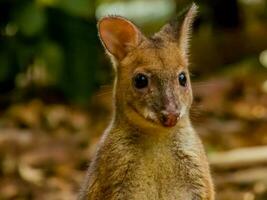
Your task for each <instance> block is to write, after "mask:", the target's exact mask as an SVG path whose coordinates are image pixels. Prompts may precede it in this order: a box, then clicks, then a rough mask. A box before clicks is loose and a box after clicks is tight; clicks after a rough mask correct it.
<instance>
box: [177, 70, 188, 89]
mask: <svg viewBox="0 0 267 200" xmlns="http://www.w3.org/2000/svg"><path fill="white" fill-rule="evenodd" d="M178 80H179V83H180V85H181V86H183V87H185V86H186V83H187V78H186V75H185V73H184V72H182V73H180V74H179V76H178Z"/></svg>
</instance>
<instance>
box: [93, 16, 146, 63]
mask: <svg viewBox="0 0 267 200" xmlns="http://www.w3.org/2000/svg"><path fill="white" fill-rule="evenodd" d="M98 32H99V37H100V39H101V41H102V44H103V46H104V47H105V49H106V50H107V52H108V53H110V54H111V55H113V56H114V57H115V58H116V59H118V60H121V59H123V58H124V57H125V56H126V55H127V53H129V51H131V50H132V49H133V48H134V47H136V46H137V45H138V44H139V43H140V41H141V38H142V34H141V32H140V31H139V30H138V28H137V27H136V26H135V25H134V24H133V23H132V22H130V21H129V20H127V19H124V18H122V17H114V16H110V17H104V18H103V19H101V20H100V21H99V22H98Z"/></svg>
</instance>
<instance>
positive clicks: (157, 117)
mask: <svg viewBox="0 0 267 200" xmlns="http://www.w3.org/2000/svg"><path fill="white" fill-rule="evenodd" d="M130 107H131V108H132V110H133V111H134V112H135V113H136V114H137V115H138V116H139V117H141V118H143V119H144V120H146V121H148V122H150V123H153V124H154V125H161V126H163V127H166V128H172V127H174V126H175V125H176V124H177V122H178V120H179V119H180V116H179V115H177V114H172V113H170V114H162V113H161V114H155V113H154V112H152V111H147V110H146V111H145V112H142V113H141V112H139V111H138V110H137V109H136V108H135V107H134V106H132V105H130Z"/></svg>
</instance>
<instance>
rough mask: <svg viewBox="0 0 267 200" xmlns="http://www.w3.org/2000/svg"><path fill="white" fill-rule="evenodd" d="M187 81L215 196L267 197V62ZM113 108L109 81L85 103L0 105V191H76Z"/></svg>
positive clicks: (68, 194) (23, 195)
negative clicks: (87, 105) (84, 105)
mask: <svg viewBox="0 0 267 200" xmlns="http://www.w3.org/2000/svg"><path fill="white" fill-rule="evenodd" d="M193 85H194V95H195V103H194V105H193V107H192V113H191V117H192V121H193V124H194V126H195V128H196V130H197V132H198V133H199V134H200V136H201V138H202V140H203V142H204V145H205V148H206V151H207V153H208V155H209V159H210V162H211V169H212V173H213V177H214V181H215V185H216V190H217V198H216V199H218V200H236V199H240V200H264V199H265V200H266V199H267V158H266V157H267V156H265V155H267V150H266V147H267V70H266V69H264V68H263V69H260V68H259V67H257V66H256V67H254V66H252V67H251V65H250V62H245V63H241V64H238V66H233V69H231V70H229V72H228V71H227V70H225V71H224V72H220V73H218V74H217V75H213V76H212V77H204V78H202V79H201V81H199V82H195V83H194V84H193ZM111 110H112V106H111V90H110V87H107V88H104V89H102V90H101V91H100V92H99V93H97V94H96V95H95V96H94V97H93V98H92V101H91V102H90V108H88V109H83V108H81V107H78V106H74V105H70V104H62V103H46V102H44V101H42V100H41V99H39V98H34V99H31V100H29V101H25V102H16V103H12V104H10V105H9V106H8V107H7V108H5V109H3V110H1V111H0V147H1V148H0V199H3V200H8V199H10V200H11V199H20V200H24V199H25V200H26V199H39V200H42V199H44V200H46V199H49V200H57V199H58V200H69V199H75V198H76V195H77V192H78V191H79V187H80V184H81V182H82V180H83V178H84V177H85V173H86V169H87V166H88V164H89V161H90V158H92V155H93V153H94V151H95V147H96V145H97V142H98V140H99V138H100V136H101V134H102V132H103V130H104V129H105V127H106V126H107V124H108V122H109V119H110V113H111ZM260 147H261V148H260ZM237 149H241V150H237ZM232 150H237V151H234V152H232ZM225 152H230V153H228V154H227V153H225Z"/></svg>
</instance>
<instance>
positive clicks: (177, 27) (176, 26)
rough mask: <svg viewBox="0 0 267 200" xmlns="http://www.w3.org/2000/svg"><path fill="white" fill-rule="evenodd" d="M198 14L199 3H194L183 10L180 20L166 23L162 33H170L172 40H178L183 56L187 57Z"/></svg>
mask: <svg viewBox="0 0 267 200" xmlns="http://www.w3.org/2000/svg"><path fill="white" fill-rule="evenodd" d="M196 14H197V5H196V4H195V3H193V4H192V5H191V6H190V7H188V8H187V9H185V10H184V11H182V13H181V14H180V15H179V20H178V21H177V20H174V21H171V22H170V23H169V24H167V25H165V26H164V27H163V28H162V29H161V31H160V33H163V34H164V35H166V34H167V35H168V37H169V38H170V39H171V40H174V41H175V42H178V45H179V49H180V50H181V53H182V56H184V58H186V59H187V56H188V52H189V40H190V37H191V34H192V24H193V22H194V18H195V16H196Z"/></svg>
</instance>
